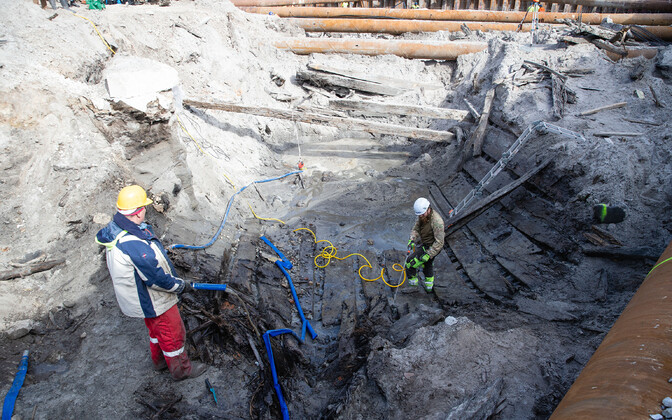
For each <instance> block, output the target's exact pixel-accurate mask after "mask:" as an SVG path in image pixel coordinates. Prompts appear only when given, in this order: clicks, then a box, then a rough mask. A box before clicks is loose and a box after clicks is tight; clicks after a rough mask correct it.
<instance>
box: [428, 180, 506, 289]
mask: <svg viewBox="0 0 672 420" xmlns="http://www.w3.org/2000/svg"><path fill="white" fill-rule="evenodd" d="M439 188H440V189H441V191H442V192H443V194H444V195H445V196H446V198H447V200H448V201H449V202H459V200H460V199H461V198H462V197H464V196H465V195H467V194H468V193H469V191H471V185H470V184H469V183H468V182H467V181H466V180H465V179H464V176H463V175H458V176H457V177H456V178H454V179H453V181H452V182H450V183H449V184H446V185H441V186H439ZM446 224H448V223H446ZM467 230H468V229H467ZM446 243H447V244H448V245H449V246H450V249H451V250H452V251H453V253H454V254H455V256H456V257H457V259H458V260H459V262H460V264H461V265H462V268H463V269H464V271H465V272H466V273H467V275H468V276H469V278H470V279H471V281H472V282H473V284H474V285H475V286H476V287H477V288H478V289H479V290H480V291H481V292H483V293H485V294H486V295H487V296H489V297H490V298H492V299H494V300H496V301H502V300H503V299H504V298H505V297H507V296H508V295H509V289H508V288H507V285H506V279H505V278H504V276H503V275H502V274H501V273H500V271H499V263H498V262H497V261H496V260H495V259H494V258H493V257H492V256H491V255H490V254H489V253H484V252H483V247H482V246H481V244H479V243H478V242H476V241H474V240H473V239H471V238H469V237H467V235H466V233H465V232H464V230H457V231H455V232H454V233H453V234H451V235H449V236H447V237H446Z"/></svg>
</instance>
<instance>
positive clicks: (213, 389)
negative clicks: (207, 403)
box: [205, 378, 217, 405]
mask: <svg viewBox="0 0 672 420" xmlns="http://www.w3.org/2000/svg"><path fill="white" fill-rule="evenodd" d="M205 386H207V387H208V389H209V390H210V392H212V396H213V397H214V398H215V405H217V394H215V388H214V387H213V386H212V384H211V383H210V380H209V379H208V378H205Z"/></svg>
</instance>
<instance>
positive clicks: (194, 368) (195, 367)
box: [184, 362, 208, 379]
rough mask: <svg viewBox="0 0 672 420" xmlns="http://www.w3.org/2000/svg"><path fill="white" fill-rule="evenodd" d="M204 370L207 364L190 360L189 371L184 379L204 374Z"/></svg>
mask: <svg viewBox="0 0 672 420" xmlns="http://www.w3.org/2000/svg"><path fill="white" fill-rule="evenodd" d="M206 370H208V365H206V364H205V363H199V362H191V372H190V373H189V375H187V377H186V378H184V379H187V378H198V377H199V376H201V375H202V374H204V373H205V371H206Z"/></svg>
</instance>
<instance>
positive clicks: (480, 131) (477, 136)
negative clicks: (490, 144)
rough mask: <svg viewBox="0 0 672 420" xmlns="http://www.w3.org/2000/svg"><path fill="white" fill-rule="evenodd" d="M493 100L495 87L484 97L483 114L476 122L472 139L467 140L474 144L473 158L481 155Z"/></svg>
mask: <svg viewBox="0 0 672 420" xmlns="http://www.w3.org/2000/svg"><path fill="white" fill-rule="evenodd" d="M494 99H495V87H492V88H490V90H489V91H488V93H487V94H486V95H485V103H484V104H483V112H482V113H481V118H480V120H479V121H478V127H476V131H474V134H472V136H471V137H472V138H471V139H469V142H470V143H471V142H472V141H473V144H474V156H480V155H481V149H482V148H483V139H484V138H485V130H486V128H488V117H489V116H490V110H491V109H492V102H493V101H494Z"/></svg>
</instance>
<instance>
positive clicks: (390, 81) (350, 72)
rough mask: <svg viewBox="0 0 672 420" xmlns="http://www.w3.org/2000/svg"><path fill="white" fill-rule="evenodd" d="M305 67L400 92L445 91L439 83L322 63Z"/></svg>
mask: <svg viewBox="0 0 672 420" xmlns="http://www.w3.org/2000/svg"><path fill="white" fill-rule="evenodd" d="M306 67H308V68H309V69H311V70H316V71H323V72H326V73H333V74H338V75H341V76H345V77H350V78H352V79H359V80H362V81H367V82H370V83H378V84H381V85H386V86H389V87H393V88H396V89H401V90H412V89H418V88H424V89H445V86H443V85H442V84H440V83H427V82H420V81H413V80H405V79H397V78H394V77H389V76H382V75H376V74H371V73H368V72H364V71H359V70H355V69H345V68H339V67H335V66H331V65H328V64H324V63H317V62H311V63H309V64H308V65H307V66H306Z"/></svg>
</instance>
